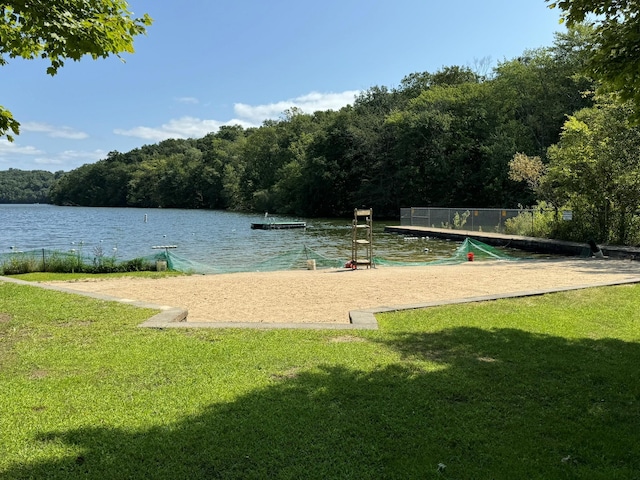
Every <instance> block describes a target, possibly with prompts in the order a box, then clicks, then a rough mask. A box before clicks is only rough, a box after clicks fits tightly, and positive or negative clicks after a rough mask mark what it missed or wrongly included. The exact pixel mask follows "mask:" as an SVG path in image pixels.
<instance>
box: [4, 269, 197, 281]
mask: <svg viewBox="0 0 640 480" xmlns="http://www.w3.org/2000/svg"><path fill="white" fill-rule="evenodd" d="M180 275H185V273H182V272H176V271H170V270H165V271H163V272H154V271H142V272H117V273H56V272H31V273H21V274H18V275H11V276H10V277H11V278H17V279H18V280H24V281H26V282H55V281H63V282H68V281H73V280H86V279H96V278H119V277H142V278H162V277H177V276H180Z"/></svg>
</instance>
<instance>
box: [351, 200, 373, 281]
mask: <svg viewBox="0 0 640 480" xmlns="http://www.w3.org/2000/svg"><path fill="white" fill-rule="evenodd" d="M351 265H352V266H353V267H355V268H357V267H358V266H360V265H366V267H367V268H370V267H375V265H374V261H373V209H372V208H355V209H354V210H353V228H352V231H351Z"/></svg>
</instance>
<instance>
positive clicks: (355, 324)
mask: <svg viewBox="0 0 640 480" xmlns="http://www.w3.org/2000/svg"><path fill="white" fill-rule="evenodd" d="M0 281H5V282H10V283H16V284H19V285H28V286H31V287H37V288H44V289H45V290H54V291H58V292H63V293H70V294H74V295H83V296H85V297H90V298H95V299H98V300H105V301H110V302H119V303H124V304H128V305H134V306H136V307H141V308H151V309H154V310H160V313H158V314H156V315H154V316H153V317H151V318H149V319H148V320H146V321H144V322H143V323H141V324H140V325H139V327H142V328H156V329H164V328H254V329H260V330H268V329H299V330H378V321H377V320H376V317H375V314H377V313H387V312H398V311H402V310H415V309H419V308H430V307H440V306H445V305H457V304H461V303H474V302H486V301H491V300H501V299H507V298H518V297H533V296H538V295H545V294H548V293H558V292H568V291H571V290H584V289H587V288H598V287H612V286H616V285H631V284H636V283H640V277H638V278H631V279H627V280H618V281H614V282H603V283H594V284H589V285H577V286H571V287H559V288H547V289H542V290H529V291H524V292H514V293H503V294H496V295H482V296H477V297H466V298H458V299H454V300H440V301H436V302H424V303H414V304H409V305H395V306H381V307H375V308H367V309H363V310H351V311H350V312H349V321H350V322H351V323H266V322H188V321H187V316H188V311H187V310H185V309H182V308H177V307H169V306H164V305H156V304H153V303H147V302H140V301H137V300H129V299H126V298H117V297H112V296H110V295H103V294H100V293H91V292H81V291H78V290H73V289H72V288H65V287H58V286H53V285H43V284H40V283H33V282H26V281H24V280H18V279H15V278H8V277H0Z"/></svg>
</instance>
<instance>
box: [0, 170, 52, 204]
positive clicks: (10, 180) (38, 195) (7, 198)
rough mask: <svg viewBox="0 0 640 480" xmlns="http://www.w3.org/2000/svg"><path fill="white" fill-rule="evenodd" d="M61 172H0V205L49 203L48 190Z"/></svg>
mask: <svg viewBox="0 0 640 480" xmlns="http://www.w3.org/2000/svg"><path fill="white" fill-rule="evenodd" d="M62 174H63V172H58V173H55V174H54V173H51V172H47V171H44V170H31V171H25V170H18V169H16V168H10V169H9V170H5V171H2V172H0V203H49V202H50V197H49V190H50V188H51V186H52V185H53V184H54V183H55V181H56V180H57V179H58V178H60V177H61V176H62Z"/></svg>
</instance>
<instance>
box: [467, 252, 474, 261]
mask: <svg viewBox="0 0 640 480" xmlns="http://www.w3.org/2000/svg"><path fill="white" fill-rule="evenodd" d="M467 260H469V261H470V262H473V252H469V253H467Z"/></svg>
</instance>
